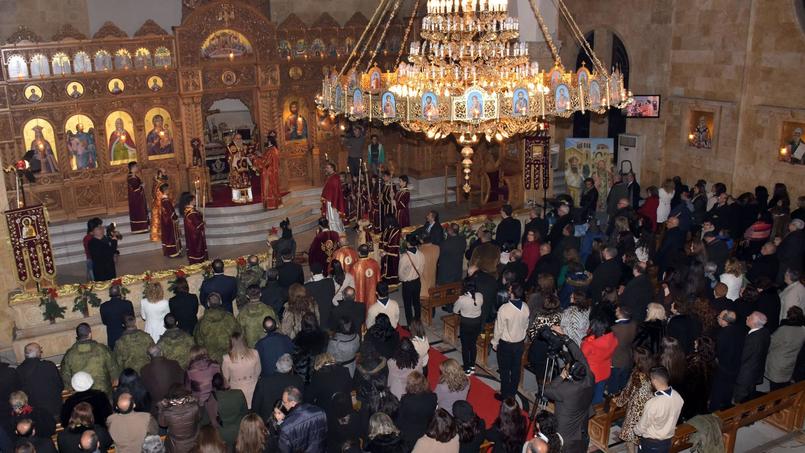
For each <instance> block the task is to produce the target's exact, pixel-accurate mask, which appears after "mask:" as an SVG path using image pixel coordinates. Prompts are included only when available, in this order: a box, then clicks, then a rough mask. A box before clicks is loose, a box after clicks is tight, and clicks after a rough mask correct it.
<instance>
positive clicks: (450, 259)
mask: <svg viewBox="0 0 805 453" xmlns="http://www.w3.org/2000/svg"><path fill="white" fill-rule="evenodd" d="M459 233H460V229H459V226H458V224H457V223H451V224H450V227H449V228H448V229H447V239H445V240H444V242H442V243H441V244H439V262H438V263H437V265H436V284H437V285H445V284H447V283H454V282H459V281H461V278H462V276H463V269H464V251H465V250H466V249H467V240H466V239H465V238H464V236H462V235H461V234H459Z"/></svg>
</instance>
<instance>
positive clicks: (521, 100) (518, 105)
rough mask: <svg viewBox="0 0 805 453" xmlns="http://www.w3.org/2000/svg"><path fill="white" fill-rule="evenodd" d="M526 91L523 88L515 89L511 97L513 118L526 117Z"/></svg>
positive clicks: (527, 100)
mask: <svg viewBox="0 0 805 453" xmlns="http://www.w3.org/2000/svg"><path fill="white" fill-rule="evenodd" d="M528 102H529V99H528V91H526V89H525V88H517V89H515V90H514V95H513V96H512V113H513V114H514V115H515V116H528V112H529V110H528Z"/></svg>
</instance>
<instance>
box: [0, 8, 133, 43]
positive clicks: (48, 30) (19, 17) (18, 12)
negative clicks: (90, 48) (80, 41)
mask: <svg viewBox="0 0 805 453" xmlns="http://www.w3.org/2000/svg"><path fill="white" fill-rule="evenodd" d="M66 23H69V24H71V25H72V26H73V27H75V28H76V30H78V31H80V32H81V33H84V34H85V35H89V17H88V16H87V1H86V0H0V41H3V40H5V39H6V38H7V37H9V36H10V35H11V34H12V33H14V32H15V31H17V28H18V27H19V26H20V25H24V26H26V27H28V29H30V30H33V31H34V32H35V33H36V34H37V35H39V36H40V37H41V38H43V39H50V37H51V36H53V35H55V34H56V32H57V31H58V30H59V28H60V27H61V26H62V25H63V24H66ZM141 23H142V22H141Z"/></svg>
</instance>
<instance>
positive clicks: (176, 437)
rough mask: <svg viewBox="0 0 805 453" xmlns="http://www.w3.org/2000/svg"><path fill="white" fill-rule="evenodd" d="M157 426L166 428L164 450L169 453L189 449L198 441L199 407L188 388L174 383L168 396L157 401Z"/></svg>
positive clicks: (180, 452) (181, 452)
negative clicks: (166, 434)
mask: <svg viewBox="0 0 805 453" xmlns="http://www.w3.org/2000/svg"><path fill="white" fill-rule="evenodd" d="M158 407H159V418H158V421H159V426H162V427H163V428H167V430H168V436H167V438H166V439H165V450H166V451H167V452H169V453H183V452H186V451H191V450H192V449H193V448H194V447H195V446H196V443H197V441H198V435H199V425H200V422H201V408H200V407H199V404H198V400H197V399H196V398H195V397H194V396H193V395H192V394H191V393H190V391H189V390H187V389H186V388H184V387H182V386H181V385H179V384H174V385H173V386H172V387H171V389H170V390H169V391H168V396H167V397H166V398H165V399H164V400H162V401H160V402H159V403H158Z"/></svg>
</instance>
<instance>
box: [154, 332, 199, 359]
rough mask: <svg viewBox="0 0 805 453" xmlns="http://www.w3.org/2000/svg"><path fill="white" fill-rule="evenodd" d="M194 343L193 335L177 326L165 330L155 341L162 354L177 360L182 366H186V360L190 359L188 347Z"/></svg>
mask: <svg viewBox="0 0 805 453" xmlns="http://www.w3.org/2000/svg"><path fill="white" fill-rule="evenodd" d="M195 344H196V343H195V341H193V337H191V336H190V335H189V334H188V333H187V332H185V331H184V330H182V329H179V328H178V327H176V328H173V329H168V330H166V331H165V333H163V334H162V336H161V337H159V341H158V342H157V346H159V350H160V351H162V356H163V357H165V358H166V359H171V360H175V361H177V362H179V365H181V366H182V368H187V362H189V361H190V348H192V347H193V346H194V345H195Z"/></svg>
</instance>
